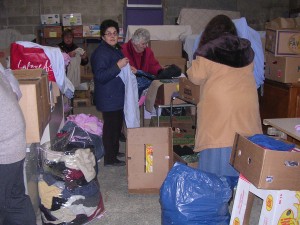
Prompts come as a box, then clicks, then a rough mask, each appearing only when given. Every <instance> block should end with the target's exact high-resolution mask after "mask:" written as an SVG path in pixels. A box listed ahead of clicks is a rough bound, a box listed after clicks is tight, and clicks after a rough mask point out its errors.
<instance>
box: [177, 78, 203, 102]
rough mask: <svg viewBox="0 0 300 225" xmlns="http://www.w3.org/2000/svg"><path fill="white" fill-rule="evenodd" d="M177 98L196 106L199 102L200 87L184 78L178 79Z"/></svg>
mask: <svg viewBox="0 0 300 225" xmlns="http://www.w3.org/2000/svg"><path fill="white" fill-rule="evenodd" d="M179 96H180V97H181V98H182V99H183V100H185V101H187V102H190V103H192V104H198V102H199V100H200V86H199V85H195V84H193V83H192V82H191V81H190V80H189V79H187V78H186V77H180V78H179Z"/></svg>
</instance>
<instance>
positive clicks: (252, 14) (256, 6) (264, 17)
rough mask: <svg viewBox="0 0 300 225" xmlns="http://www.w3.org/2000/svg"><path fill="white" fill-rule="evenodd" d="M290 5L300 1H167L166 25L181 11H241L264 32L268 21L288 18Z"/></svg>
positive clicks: (171, 22) (165, 7)
mask: <svg viewBox="0 0 300 225" xmlns="http://www.w3.org/2000/svg"><path fill="white" fill-rule="evenodd" d="M297 2H298V3H297ZM290 5H292V6H293V7H295V6H298V7H299V5H300V1H299V0H263V1H262V0H227V1H224V0H202V1H197V0H165V1H164V9H165V16H164V23H165V24H175V21H176V18H177V17H178V15H179V12H180V9H181V8H183V7H185V8H202V9H221V10H232V11H240V12H241V16H243V17H246V19H247V22H248V24H249V25H250V26H251V27H252V28H254V29H256V30H264V24H265V22H266V21H269V20H271V19H274V18H276V17H279V16H281V17H288V13H289V8H290Z"/></svg>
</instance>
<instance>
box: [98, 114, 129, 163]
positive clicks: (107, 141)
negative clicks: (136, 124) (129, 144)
mask: <svg viewBox="0 0 300 225" xmlns="http://www.w3.org/2000/svg"><path fill="white" fill-rule="evenodd" d="M102 116H103V121H104V124H103V135H102V140H103V145H104V150H105V155H104V164H111V163H114V162H115V161H116V160H117V154H118V152H119V138H120V135H121V130H122V125H123V118H124V112H123V109H122V110H118V111H111V112H102Z"/></svg>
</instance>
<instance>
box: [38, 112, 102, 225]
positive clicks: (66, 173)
mask: <svg viewBox="0 0 300 225" xmlns="http://www.w3.org/2000/svg"><path fill="white" fill-rule="evenodd" d="M102 128H103V124H102V122H101V121H100V120H98V119H97V118H96V117H95V116H91V115H85V114H80V115H71V116H69V117H68V118H67V122H66V124H65V125H64V127H63V128H62V129H61V131H60V132H59V133H58V134H57V135H56V137H55V139H54V140H51V141H50V142H47V143H45V144H43V145H42V146H41V148H40V152H39V153H40V154H39V160H40V162H39V180H38V190H39V196H40V200H41V204H40V210H41V217H42V221H43V224H49V225H50V224H64V225H68V224H72V225H77V224H78V225H81V224H85V223H87V222H89V221H91V220H93V219H94V218H96V217H98V216H100V215H101V214H103V213H104V205H103V199H102V195H101V191H100V186H99V182H98V180H97V173H98V167H97V161H98V160H100V158H102V157H103V155H104V148H103V144H102Z"/></svg>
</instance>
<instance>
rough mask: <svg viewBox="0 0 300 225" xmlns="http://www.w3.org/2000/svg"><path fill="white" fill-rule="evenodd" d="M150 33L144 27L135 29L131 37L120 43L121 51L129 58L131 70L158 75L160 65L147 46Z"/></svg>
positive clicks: (160, 69) (160, 68)
mask: <svg viewBox="0 0 300 225" xmlns="http://www.w3.org/2000/svg"><path fill="white" fill-rule="evenodd" d="M149 40H150V33H149V31H148V30H146V29H144V28H139V29H137V30H136V31H135V32H134V34H133V36H132V37H131V39H130V40H129V41H128V42H127V43H124V44H123V45H122V52H123V54H124V56H125V57H127V58H128V59H129V64H130V66H131V70H132V72H133V73H134V74H135V73H136V72H137V70H142V71H143V72H146V73H150V74H152V75H155V76H156V75H158V73H159V72H160V71H162V69H163V68H162V67H161V65H160V64H159V62H158V61H157V60H156V59H155V57H154V54H153V51H152V50H151V48H149V47H148V42H149Z"/></svg>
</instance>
